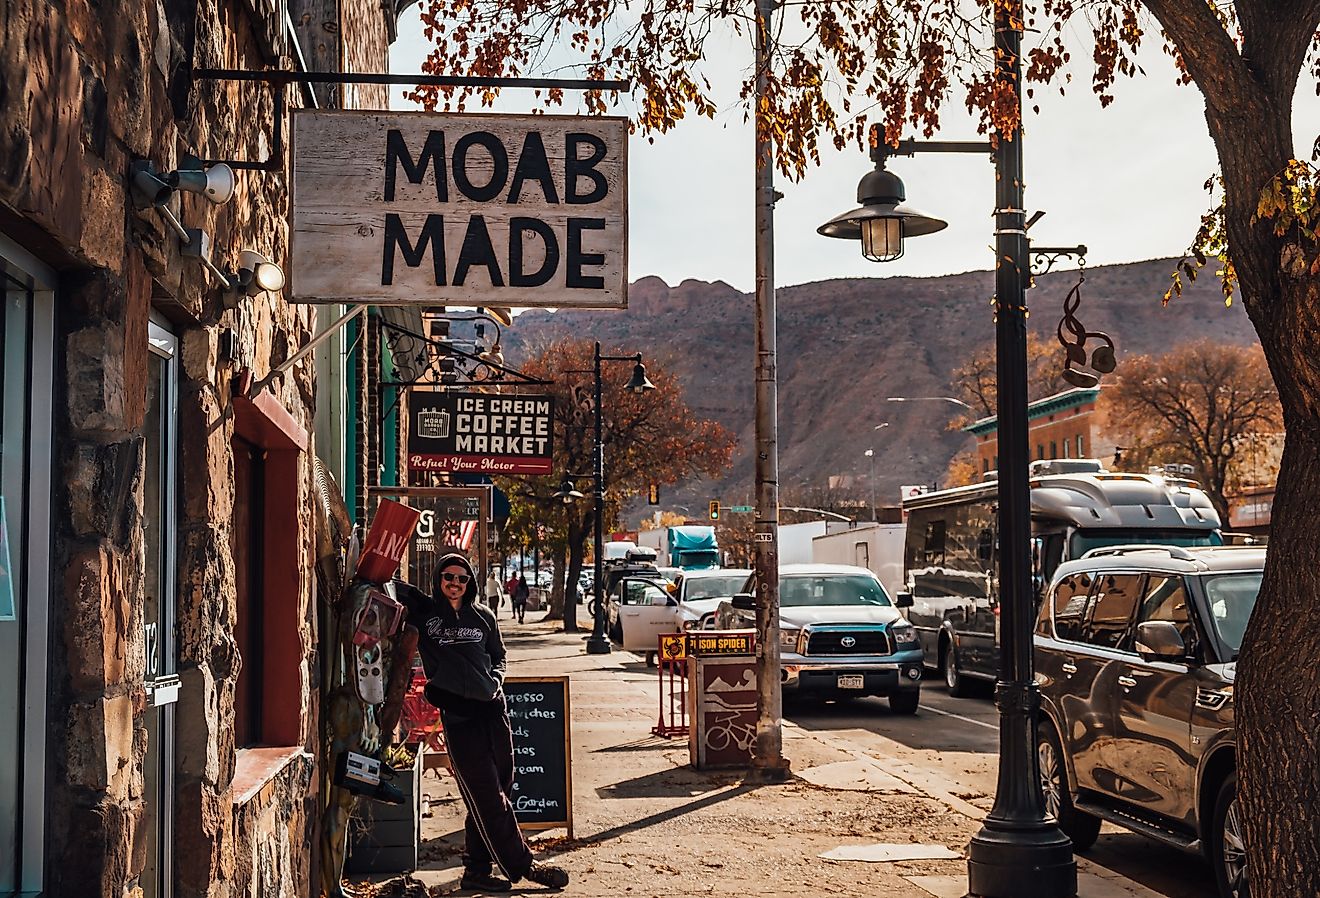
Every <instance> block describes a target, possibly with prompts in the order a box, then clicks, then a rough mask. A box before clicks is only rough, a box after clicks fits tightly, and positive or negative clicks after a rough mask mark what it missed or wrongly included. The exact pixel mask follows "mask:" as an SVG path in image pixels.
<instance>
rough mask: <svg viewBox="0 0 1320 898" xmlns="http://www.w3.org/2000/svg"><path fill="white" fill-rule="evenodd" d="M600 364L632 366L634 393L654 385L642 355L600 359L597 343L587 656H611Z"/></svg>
mask: <svg viewBox="0 0 1320 898" xmlns="http://www.w3.org/2000/svg"><path fill="white" fill-rule="evenodd" d="M601 362H632V363H633V373H632V378H631V379H629V381H628V385H627V389H629V390H631V391H632V392H634V393H645V392H646V391H647V390H654V389H655V384H653V383H651V382H650V381H649V380H647V379H646V366H645V365H643V364H642V354H641V353H640V352H639V353H635V354H633V355H601V354H600V343H599V342H597V343H596V352H595V356H594V365H593V367H592V374H593V376H594V377H595V390H596V393H595V400H596V401H595V418H596V420H595V425H596V436H595V441H594V444H593V453H592V457H593V460H594V462H595V470H594V471H593V475H594V477H595V480H596V483H595V501H596V513H595V517H596V533H595V536H596V539H595V546H594V548H595V551H594V552H593V553H592V554H593V555H594V556H595V557H594V559H593V561H594V565H593V567H594V572H595V577H594V579H595V582H594V583H593V584H592V591H593V592H595V594H596V613H595V614H594V615H593V616H592V625H591V636H590V638H588V639H587V654H589V655H608V654H609V653H610V638H609V635H608V634H606V632H605V445H604V436H603V429H604V428H603V424H602V422H601V407H600V395H601V378H600V363H601Z"/></svg>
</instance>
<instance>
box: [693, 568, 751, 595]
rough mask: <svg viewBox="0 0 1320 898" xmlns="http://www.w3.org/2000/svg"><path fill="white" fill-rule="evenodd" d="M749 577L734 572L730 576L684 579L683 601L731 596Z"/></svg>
mask: <svg viewBox="0 0 1320 898" xmlns="http://www.w3.org/2000/svg"><path fill="white" fill-rule="evenodd" d="M746 579H747V577H746V575H744V574H734V575H733V576H730V577H692V578H689V579H687V580H684V581H683V601H685V602H690V601H692V600H693V599H712V598H715V597H716V596H731V595H733V594H734V593H736V592H737V591H738V587H740V586H742V584H743V581H744V580H746Z"/></svg>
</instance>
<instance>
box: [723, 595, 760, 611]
mask: <svg viewBox="0 0 1320 898" xmlns="http://www.w3.org/2000/svg"><path fill="white" fill-rule="evenodd" d="M729 604H730V605H732V606H733V607H734V608H737V609H738V610H739V611H755V610H756V596H754V595H752V594H751V593H750V592H740V593H738V594H737V595H735V596H734V597H733V598H732V599H731V600H730V601H729Z"/></svg>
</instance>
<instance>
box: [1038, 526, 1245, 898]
mask: <svg viewBox="0 0 1320 898" xmlns="http://www.w3.org/2000/svg"><path fill="white" fill-rule="evenodd" d="M1264 566H1265V550H1264V549H1261V548H1246V547H1244V548H1228V547H1216V548H1187V549H1183V548H1178V547H1175V546H1115V547H1111V548H1106V549H1096V550H1094V551H1091V552H1088V553H1087V554H1086V555H1084V556H1083V557H1082V558H1080V559H1078V560H1077V561H1071V562H1067V563H1065V564H1063V565H1061V566H1060V567H1059V569H1058V571H1057V572H1056V573H1055V576H1054V579H1053V582H1052V583H1051V584H1050V588H1049V590H1048V592H1047V594H1046V600H1045V601H1044V602H1043V603H1042V605H1041V610H1040V617H1039V619H1038V620H1037V624H1036V636H1035V644H1036V672H1037V673H1036V677H1037V682H1039V684H1040V689H1041V722H1040V727H1039V731H1038V733H1037V751H1038V754H1039V757H1040V767H1041V779H1042V781H1043V785H1044V790H1045V800H1046V804H1047V805H1048V807H1049V809H1050V811H1051V812H1052V813H1053V814H1054V815H1055V816H1056V817H1057V818H1058V820H1059V825H1060V827H1061V828H1062V829H1063V831H1064V832H1065V833H1067V835H1068V837H1069V838H1071V839H1072V841H1073V845H1074V847H1076V848H1077V849H1078V850H1079V851H1085V850H1086V849H1087V848H1090V847H1091V845H1093V844H1094V843H1095V840H1096V837H1097V835H1098V834H1099V832H1100V823H1101V821H1102V820H1108V821H1110V822H1111V823H1116V824H1118V825H1119V826H1123V827H1126V828H1127V829H1130V830H1132V831H1134V832H1137V833H1141V834H1142V835H1145V836H1149V837H1151V838H1154V839H1158V840H1160V841H1162V842H1166V843H1168V844H1170V845H1173V846H1176V847H1178V848H1181V849H1183V850H1185V851H1199V852H1203V853H1204V854H1205V856H1206V857H1207V858H1208V859H1209V861H1210V863H1211V865H1212V867H1213V868H1214V874H1215V878H1216V881H1217V882H1218V884H1219V892H1220V894H1221V896H1223V898H1246V896H1247V894H1248V891H1247V882H1246V856H1245V850H1244V846H1243V836H1242V826H1241V821H1240V817H1239V814H1238V806H1237V765H1236V759H1235V755H1234V747H1235V745H1234V743H1235V738H1234V730H1233V679H1234V673H1235V670H1236V664H1237V656H1238V647H1239V646H1240V645H1241V644H1242V634H1243V631H1245V629H1246V626H1247V619H1248V618H1249V617H1250V615H1251V610H1252V608H1253V607H1254V606H1255V603H1256V594H1257V592H1259V590H1260V580H1261V572H1262V570H1263V568H1264Z"/></svg>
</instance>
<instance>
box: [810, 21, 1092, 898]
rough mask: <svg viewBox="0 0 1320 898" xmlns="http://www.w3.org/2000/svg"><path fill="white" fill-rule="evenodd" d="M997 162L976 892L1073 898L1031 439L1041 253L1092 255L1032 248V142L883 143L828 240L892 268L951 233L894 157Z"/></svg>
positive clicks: (998, 39) (1014, 73)
mask: <svg viewBox="0 0 1320 898" xmlns="http://www.w3.org/2000/svg"><path fill="white" fill-rule="evenodd" d="M1022 27H1023V26H1022V0H1006V2H1001V3H996V4H995V18H994V29H995V76H996V79H997V80H998V81H999V82H1000V84H1001V85H1003V86H1004V87H1006V88H1007V89H1008V90H1010V91H1012V92H1013V94H1014V95H1015V97H1016V103H1017V107H1018V113H1019V119H1020V118H1021V106H1022V100H1021V93H1020V90H1019V85H1020V83H1021V77H1022V62H1021V56H1020V52H1021V32H1022ZM991 149H993V152H994V162H995V181H996V186H995V257H996V264H995V306H994V308H995V370H996V376H997V378H998V384H997V403H998V433H999V446H1000V455H1001V458H1002V463H1001V464H1000V465H999V481H998V483H999V593H1000V598H1001V601H1000V609H1001V617H1000V630H999V632H1000V652H999V671H998V675H999V682H998V684H997V685H996V689H995V703H996V705H997V706H998V708H999V779H998V784H997V787H996V792H995V803H994V807H993V808H992V809H991V811H990V813H989V814H988V815H987V816H986V818H985V822H984V823H983V825H982V827H981V830H980V831H979V832H978V833H977V834H976V835H975V836H973V837H972V841H971V845H970V848H969V851H968V861H967V872H968V893H969V895H971V896H973V898H1072V896H1075V895H1076V894H1077V865H1076V862H1075V861H1074V859H1073V855H1072V843H1071V842H1069V841H1068V837H1067V836H1065V835H1064V834H1063V833H1062V832H1061V831H1060V830H1059V828H1058V825H1057V823H1056V821H1055V820H1053V819H1052V818H1051V817H1049V816H1048V815H1047V814H1046V811H1045V801H1044V797H1043V796H1042V794H1041V781H1040V763H1039V759H1038V757H1037V755H1036V723H1037V719H1038V716H1039V709H1040V693H1039V690H1038V689H1037V687H1036V685H1035V682H1034V672H1033V667H1032V636H1031V631H1032V625H1033V622H1034V620H1035V601H1034V596H1033V585H1032V568H1031V493H1030V489H1031V488H1030V482H1029V477H1028V470H1027V469H1028V464H1029V461H1030V448H1029V445H1028V439H1027V333H1026V318H1027V302H1026V291H1027V287H1028V286H1029V282H1030V279H1031V261H1030V257H1031V255H1032V253H1033V252H1035V253H1037V254H1042V253H1050V254H1053V255H1055V256H1062V255H1079V254H1081V253H1084V252H1085V249H1084V248H1083V247H1074V248H1053V247H1051V248H1045V247H1040V248H1034V249H1033V248H1032V247H1031V245H1030V243H1029V241H1028V239H1027V222H1026V217H1025V212H1024V210H1023V190H1022V131H1021V128H1020V126H1018V127H1015V128H1014V129H1013V130H1012V131H1011V132H1010V131H1005V132H1001V133H1000V134H999V139H998V141H997V143H996V144H995V145H994V146H993V148H992V147H991V145H990V144H989V143H984V142H972V143H951V142H935V141H925V142H917V141H903V142H901V143H900V144H899V147H898V149H897V151H891V150H890V149H889V148H888V147H887V146H886V145H885V144H884V142H883V140H878V141H876V147H875V148H874V149H873V150H872V157H873V158H874V159H875V161H876V170H875V171H873V172H870V173H869V174H867V175H866V177H864V178H863V179H862V181H861V183H860V184H859V185H858V201H859V202H861V203H862V207H861V208H860V209H855V210H853V211H851V212H845V213H844V214H842V215H839V216H837V217H835V218H834V219H832V220H831V221H829V222H827V223H826V224H824V225H822V226H821V227H820V228H819V232H820V233H821V234H823V235H825V236H828V237H843V238H851V239H858V238H860V239H861V241H862V252H863V255H865V256H866V258H868V259H872V260H873V261H890V260H893V259H896V258H898V257H899V256H901V255H902V253H903V238H904V237H905V236H909V237H912V236H919V235H921V234H930V233H934V232H935V231H938V230H941V229H942V228H943V227H945V223H944V222H943V221H940V220H939V219H937V218H933V217H931V216H927V215H925V214H923V213H921V212H918V211H917V210H915V209H913V208H911V207H909V206H907V205H906V204H905V200H906V195H905V191H904V188H903V182H902V181H900V180H899V179H898V177H897V176H895V175H893V174H891V173H889V172H887V171H885V170H884V163H885V158H886V156H888V155H912V154H913V153H915V152H918V151H926V152H946V153H947V152H955V153H967V152H986V151H987V150H991Z"/></svg>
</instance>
